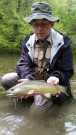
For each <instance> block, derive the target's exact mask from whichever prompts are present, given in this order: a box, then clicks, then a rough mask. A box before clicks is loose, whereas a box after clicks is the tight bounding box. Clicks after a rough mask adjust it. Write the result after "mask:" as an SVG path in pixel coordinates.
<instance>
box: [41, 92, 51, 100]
mask: <svg viewBox="0 0 76 135" xmlns="http://www.w3.org/2000/svg"><path fill="white" fill-rule="evenodd" d="M43 96H44V97H45V98H48V99H50V98H51V94H50V93H46V94H43Z"/></svg>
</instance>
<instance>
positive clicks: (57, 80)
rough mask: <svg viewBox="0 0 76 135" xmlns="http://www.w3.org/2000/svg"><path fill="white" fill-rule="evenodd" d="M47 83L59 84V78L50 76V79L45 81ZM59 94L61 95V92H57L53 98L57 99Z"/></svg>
mask: <svg viewBox="0 0 76 135" xmlns="http://www.w3.org/2000/svg"><path fill="white" fill-rule="evenodd" d="M47 83H51V84H58V83H59V78H57V77H54V76H50V77H49V78H48V79H47ZM60 94H61V92H60V91H58V92H57V94H56V95H55V96H56V97H58V96H59V95H60Z"/></svg>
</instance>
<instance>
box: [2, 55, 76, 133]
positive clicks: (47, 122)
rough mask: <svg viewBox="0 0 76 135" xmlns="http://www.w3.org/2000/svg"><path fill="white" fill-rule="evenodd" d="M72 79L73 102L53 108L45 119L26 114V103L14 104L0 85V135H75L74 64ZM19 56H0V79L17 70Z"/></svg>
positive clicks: (75, 83)
mask: <svg viewBox="0 0 76 135" xmlns="http://www.w3.org/2000/svg"><path fill="white" fill-rule="evenodd" d="M75 58H76V57H74V68H75V74H74V76H73V77H72V78H71V80H70V82H71V87H72V91H73V96H74V99H73V100H72V102H70V103H68V104H66V105H63V106H61V107H58V106H53V107H52V108H51V111H50V113H49V114H47V115H46V117H42V116H41V117H39V118H38V117H34V116H30V114H29V105H28V104H26V102H27V100H26V102H25V101H21V100H19V101H16V102H15V101H14V99H9V98H7V97H6V95H5V91H4V90H3V88H2V87H1V85H0V135H76V78H75V77H76V62H75ZM18 59H19V55H0V77H1V76H2V75H4V74H5V73H8V72H13V71H15V69H16V62H17V60H18Z"/></svg>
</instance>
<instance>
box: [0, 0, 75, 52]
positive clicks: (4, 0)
mask: <svg viewBox="0 0 76 135" xmlns="http://www.w3.org/2000/svg"><path fill="white" fill-rule="evenodd" d="M34 2H42V0H38V1H37V0H0V52H2V53H5V52H9V53H18V52H20V50H21V46H20V41H21V40H22V39H23V38H25V37H26V36H27V35H28V34H29V33H30V32H31V31H32V30H31V27H30V26H29V24H27V23H25V22H24V21H23V18H24V17H27V16H29V15H30V9H31V6H32V4H33V3H34ZM43 2H47V3H49V4H51V5H52V10H53V11H52V13H53V15H54V16H56V17H59V18H60V21H59V22H58V23H55V26H54V28H55V29H58V30H59V31H61V32H63V33H65V34H68V36H69V37H70V38H71V39H72V50H73V54H76V0H43Z"/></svg>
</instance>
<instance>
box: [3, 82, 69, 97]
mask: <svg viewBox="0 0 76 135" xmlns="http://www.w3.org/2000/svg"><path fill="white" fill-rule="evenodd" d="M31 90H34V91H35V92H36V93H37V94H39V95H47V93H50V95H55V94H57V92H58V91H60V92H63V93H65V94H67V93H66V88H65V87H64V86H60V85H53V84H50V83H46V82H39V81H31V80H30V81H25V82H21V83H19V84H17V85H15V86H13V87H12V88H10V89H8V90H7V92H6V96H8V97H10V98H12V97H20V96H26V95H27V94H28V93H29V92H30V91H31Z"/></svg>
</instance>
